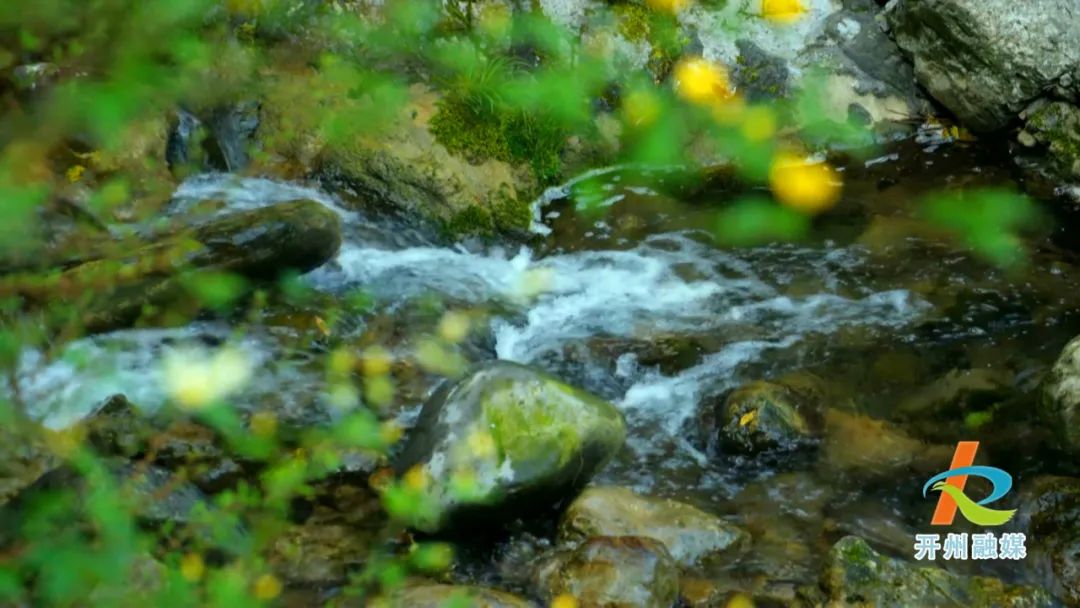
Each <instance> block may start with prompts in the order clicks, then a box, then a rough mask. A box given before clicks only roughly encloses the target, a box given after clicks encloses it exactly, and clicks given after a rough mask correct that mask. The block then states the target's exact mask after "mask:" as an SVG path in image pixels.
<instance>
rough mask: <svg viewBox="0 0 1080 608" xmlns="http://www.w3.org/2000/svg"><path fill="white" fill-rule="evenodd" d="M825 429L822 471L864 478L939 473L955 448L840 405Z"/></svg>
mask: <svg viewBox="0 0 1080 608" xmlns="http://www.w3.org/2000/svg"><path fill="white" fill-rule="evenodd" d="M825 429H826V430H825V438H824V440H823V441H822V445H821V452H820V459H819V464H820V467H821V471H822V472H823V473H825V474H829V475H834V474H837V473H843V474H845V475H848V476H851V477H853V478H856V479H863V480H868V479H884V478H891V477H893V476H894V475H895V474H896V473H898V472H900V471H910V470H915V471H919V472H936V471H938V470H941V469H942V468H943V467H947V466H948V463H949V462H950V458H951V456H952V452H953V450H954V447H955V446H951V445H935V444H932V443H928V442H926V441H923V440H921V439H919V438H917V437H913V436H912V435H910V434H908V433H907V432H906V431H905V430H904V429H903V428H902V427H899V426H897V425H895V424H892V423H890V422H887V421H884V420H878V419H876V418H871V417H870V416H866V415H864V414H859V413H854V412H847V411H843V410H840V409H836V408H830V409H829V410H827V411H826V413H825Z"/></svg>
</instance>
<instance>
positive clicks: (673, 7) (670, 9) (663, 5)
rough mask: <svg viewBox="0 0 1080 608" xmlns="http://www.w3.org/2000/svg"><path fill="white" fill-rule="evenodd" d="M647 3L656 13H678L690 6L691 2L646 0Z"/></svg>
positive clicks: (681, 0)
mask: <svg viewBox="0 0 1080 608" xmlns="http://www.w3.org/2000/svg"><path fill="white" fill-rule="evenodd" d="M646 3H647V4H648V5H649V8H651V9H653V10H654V11H664V12H667V13H678V12H680V11H682V10H683V9H684V8H686V7H687V6H689V4H690V0H646Z"/></svg>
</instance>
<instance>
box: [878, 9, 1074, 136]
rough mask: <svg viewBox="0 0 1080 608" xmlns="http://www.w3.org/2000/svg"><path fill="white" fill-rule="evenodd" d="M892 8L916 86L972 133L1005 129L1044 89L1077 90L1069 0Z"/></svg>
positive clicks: (1071, 92)
mask: <svg viewBox="0 0 1080 608" xmlns="http://www.w3.org/2000/svg"><path fill="white" fill-rule="evenodd" d="M890 7H891V8H890V10H888V11H887V13H886V15H887V20H888V23H889V25H890V26H891V28H892V33H893V36H894V38H895V39H896V42H897V43H898V44H899V45H900V47H901V48H902V49H904V51H906V52H907V53H908V54H910V55H911V56H912V59H913V60H914V63H915V76H916V78H917V79H918V81H919V83H920V84H922V85H923V86H924V87H926V89H927V91H929V92H930V94H931V95H932V96H933V97H934V99H936V100H937V101H939V102H941V104H942V105H944V106H945V107H946V108H948V109H949V110H950V111H951V112H952V113H953V114H955V115H956V116H957V117H959V118H960V120H962V121H963V122H964V123H965V124H966V125H968V126H969V127H971V128H972V129H974V130H977V131H994V130H997V129H1001V128H1003V127H1005V126H1006V125H1008V124H1009V123H1010V122H1011V121H1012V120H1014V119H1015V117H1016V116H1017V114H1018V113H1019V112H1020V111H1021V110H1023V109H1024V108H1025V107H1026V106H1027V105H1028V103H1030V102H1031V101H1032V100H1034V99H1035V98H1037V97H1039V96H1041V95H1043V94H1044V92H1046V91H1050V90H1053V89H1055V88H1057V89H1059V90H1060V92H1061V93H1063V94H1065V95H1066V96H1075V95H1076V94H1077V92H1078V90H1080V89H1078V88H1077V87H1080V82H1078V81H1077V74H1078V73H1080V72H1078V69H1080V68H1078V66H1080V46H1078V45H1076V44H1075V41H1076V40H1078V39H1080V12H1078V11H1077V10H1076V5H1075V2H1073V0H1046V1H1045V2H1038V3H1035V2H1012V1H1011V0H932V1H926V0H919V1H917V0H897V1H896V2H892V3H890Z"/></svg>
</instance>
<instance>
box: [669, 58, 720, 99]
mask: <svg viewBox="0 0 1080 608" xmlns="http://www.w3.org/2000/svg"><path fill="white" fill-rule="evenodd" d="M675 90H676V91H677V92H678V93H679V95H680V96H682V98H683V99H686V100H687V101H690V102H693V103H696V104H700V105H711V104H715V103H717V102H721V101H725V100H727V99H730V98H731V97H732V95H734V94H735V92H734V90H732V88H731V82H730V80H729V79H728V73H727V70H725V69H724V68H723V67H722V66H721V65H719V64H717V63H715V62H712V61H709V60H708V59H705V58H702V57H691V58H688V59H683V60H681V61H679V63H678V64H677V65H676V66H675Z"/></svg>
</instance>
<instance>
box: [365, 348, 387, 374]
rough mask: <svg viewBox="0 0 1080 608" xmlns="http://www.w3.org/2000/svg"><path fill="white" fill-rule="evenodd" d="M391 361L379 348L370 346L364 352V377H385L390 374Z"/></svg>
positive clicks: (384, 351)
mask: <svg viewBox="0 0 1080 608" xmlns="http://www.w3.org/2000/svg"><path fill="white" fill-rule="evenodd" d="M392 362H393V359H392V358H391V356H390V353H389V352H387V350H386V349H385V348H383V347H381V346H372V347H369V348H367V349H366V350H364V355H363V364H362V370H363V372H364V375H365V376H385V375H386V374H388V373H389V372H390V364H391V363H392Z"/></svg>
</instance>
